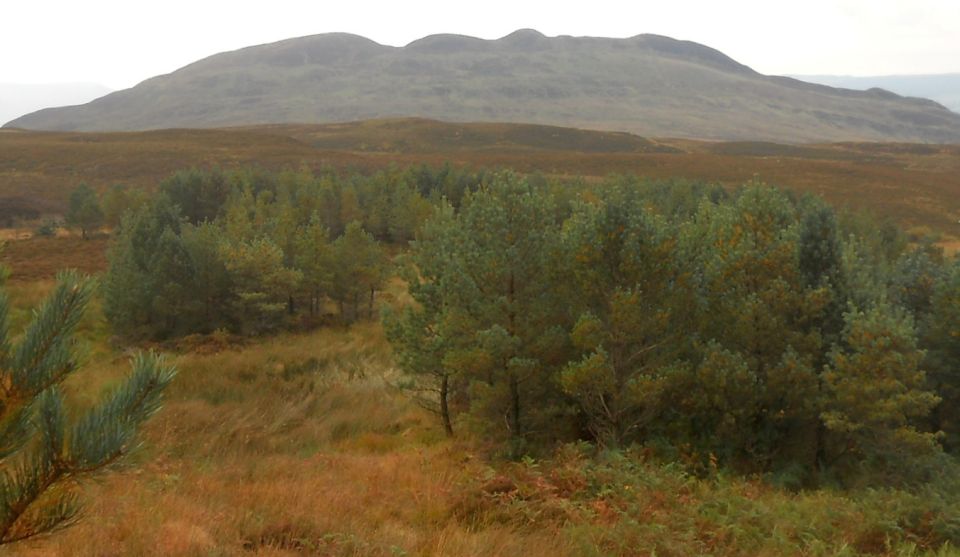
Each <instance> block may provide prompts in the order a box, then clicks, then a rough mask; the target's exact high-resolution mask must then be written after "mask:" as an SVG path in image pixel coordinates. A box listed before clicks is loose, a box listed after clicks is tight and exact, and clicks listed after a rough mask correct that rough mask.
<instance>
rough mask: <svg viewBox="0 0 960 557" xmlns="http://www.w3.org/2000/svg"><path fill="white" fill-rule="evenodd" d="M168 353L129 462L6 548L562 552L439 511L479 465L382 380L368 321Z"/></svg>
mask: <svg viewBox="0 0 960 557" xmlns="http://www.w3.org/2000/svg"><path fill="white" fill-rule="evenodd" d="M121 360H122V359H121V358H115V359H113V360H107V361H106V362H105V363H97V364H95V365H92V366H90V368H89V369H86V370H84V371H82V372H81V373H82V374H84V375H85V376H86V377H88V378H89V377H96V378H97V379H98V380H100V381H101V382H103V381H104V380H105V378H114V377H116V376H118V375H119V374H120V373H121V370H122V367H123V364H122V361H121ZM100 362H104V361H103V360H100ZM176 362H177V365H178V367H179V368H180V375H179V376H178V378H177V380H176V381H175V383H174V385H173V386H172V387H171V390H170V392H169V398H168V402H167V404H166V406H165V408H164V410H163V411H162V412H161V413H160V414H159V415H158V416H157V417H156V418H155V419H154V420H153V422H152V423H151V424H150V425H149V427H148V428H147V430H146V432H145V441H146V448H145V449H144V450H143V451H141V452H140V453H139V454H137V455H136V457H135V459H134V460H135V463H136V467H135V468H131V469H129V470H126V471H123V472H121V473H119V474H115V475H111V476H107V477H106V478H105V479H104V480H102V481H100V482H97V483H93V484H91V485H89V486H88V489H87V498H88V501H89V502H90V504H89V506H88V507H87V511H86V513H85V516H84V519H83V520H82V521H81V522H80V524H79V525H77V526H76V527H74V528H71V529H69V530H66V531H64V532H62V533H60V534H57V535H55V536H52V537H50V538H48V539H45V540H41V541H38V542H33V543H31V544H25V545H23V546H20V547H18V548H17V549H18V552H20V553H21V554H23V555H91V556H92V555H233V554H238V553H245V554H246V553H249V554H251V555H288V554H302V553H306V554H318V555H403V554H409V555H491V556H493V555H507V554H518V553H526V554H529V555H564V554H569V552H568V551H566V550H565V549H564V547H563V546H562V544H560V543H558V541H557V540H556V539H555V536H553V535H550V533H548V532H542V533H534V534H530V535H525V536H517V535H515V533H514V532H512V530H511V529H510V528H490V529H484V530H483V531H472V530H471V529H470V528H469V527H467V526H466V525H463V524H459V523H458V522H457V521H456V520H455V519H454V518H453V517H452V516H451V513H450V508H451V506H452V505H453V503H454V501H455V500H456V496H457V493H458V491H459V490H460V487H461V485H462V484H463V483H464V482H465V481H468V480H469V478H470V477H472V476H471V473H472V474H478V473H480V472H478V470H479V469H480V468H482V465H481V464H479V461H478V460H476V459H469V458H468V459H465V458H464V455H467V454H469V448H468V447H466V446H462V445H457V444H456V443H453V442H451V441H448V440H446V439H444V438H443V436H442V432H441V431H440V430H439V428H437V427H436V425H435V424H434V420H433V419H432V417H431V416H428V415H426V414H425V413H424V412H423V411H422V410H420V409H419V408H417V407H415V406H413V405H412V404H411V403H410V402H409V401H408V400H407V399H405V398H404V397H403V396H401V395H400V394H399V393H397V392H395V391H394V390H393V389H391V388H390V387H389V385H388V383H389V381H390V380H391V378H392V374H393V373H394V372H393V371H392V369H391V367H390V365H389V353H388V350H387V346H386V344H385V342H384V340H383V338H382V333H381V331H380V329H379V326H377V325H376V324H361V325H358V326H355V327H353V328H351V329H349V330H333V329H330V330H323V331H318V332H315V333H310V334H299V335H283V336H280V337H276V338H273V339H270V340H267V341H265V342H263V343H259V344H256V345H251V346H248V347H243V348H239V349H229V350H225V351H222V352H219V353H215V354H207V355H197V354H183V355H179V356H177V357H176ZM71 387H73V388H74V389H77V388H79V387H78V386H77V385H75V382H71ZM83 390H85V391H87V390H93V391H95V390H96V389H95V388H91V387H89V386H87V387H86V388H84V389H83ZM83 398H86V397H83Z"/></svg>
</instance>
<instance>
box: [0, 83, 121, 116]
mask: <svg viewBox="0 0 960 557" xmlns="http://www.w3.org/2000/svg"><path fill="white" fill-rule="evenodd" d="M110 91H111V90H110V89H108V88H107V87H104V86H103V85H99V84H96V83H49V84H43V85H37V84H24V83H0V122H6V121H9V120H13V119H14V118H17V117H19V116H23V115H24V114H29V113H31V112H35V111H37V110H40V109H41V108H48V107H52V106H69V105H75V104H83V103H87V102H90V101H92V100H93V99H96V98H97V97H102V96H104V95H106V94H107V93H109V92H110Z"/></svg>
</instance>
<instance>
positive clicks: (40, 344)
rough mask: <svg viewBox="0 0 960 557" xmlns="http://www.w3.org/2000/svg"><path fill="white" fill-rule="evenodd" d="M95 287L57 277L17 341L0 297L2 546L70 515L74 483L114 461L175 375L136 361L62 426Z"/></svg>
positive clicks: (75, 500)
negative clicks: (77, 338)
mask: <svg viewBox="0 0 960 557" xmlns="http://www.w3.org/2000/svg"><path fill="white" fill-rule="evenodd" d="M93 292H94V285H93V283H92V282H91V281H90V280H88V279H83V278H80V277H78V276H77V275H75V274H70V273H67V274H62V275H61V276H60V277H59V279H58V285H57V287H56V288H55V289H54V291H53V293H52V294H51V295H50V296H49V297H48V298H47V300H46V301H45V302H44V303H43V304H42V305H41V306H40V308H39V309H38V310H37V311H36V313H35V314H34V318H33V321H32V322H31V323H30V324H29V326H28V327H27V329H26V331H25V332H24V334H23V335H22V337H21V338H20V339H19V341H18V342H17V343H16V344H13V343H12V340H13V337H12V335H11V334H10V332H9V330H8V326H7V313H8V301H7V298H6V295H5V294H0V378H2V385H3V387H2V389H0V544H5V543H11V542H15V541H20V540H24V539H27V538H32V537H34V536H37V535H40V534H44V533H47V532H50V531H53V530H56V529H58V528H61V527H64V526H66V525H69V524H71V523H72V522H73V521H75V520H76V519H77V518H78V512H79V495H78V490H77V480H80V479H83V478H85V477H88V476H91V475H93V474H96V473H98V472H100V471H103V470H105V469H108V468H110V467H111V466H114V465H116V464H117V463H119V462H120V461H121V460H122V459H123V457H125V456H126V455H127V454H128V453H129V452H130V451H131V450H133V449H134V448H135V447H136V445H137V438H136V434H137V430H138V428H139V426H140V425H141V424H142V423H143V422H144V421H145V420H146V419H147V418H149V417H150V415H151V414H153V413H154V412H155V411H156V410H157V409H158V408H159V405H160V400H161V394H162V393H163V391H164V388H165V387H166V386H167V384H169V382H170V381H171V379H172V378H173V375H174V369H173V368H172V367H170V366H168V365H166V364H165V363H164V361H163V360H162V359H161V358H160V357H157V356H154V355H138V356H136V357H134V359H133V371H132V373H131V374H130V376H129V377H128V378H127V380H126V381H124V382H123V383H122V384H121V385H120V386H119V387H117V388H115V389H114V390H113V391H112V392H111V393H109V394H108V395H107V396H106V397H105V398H103V399H102V400H101V401H100V402H99V403H98V404H96V405H95V406H93V407H92V408H90V409H89V410H87V411H86V412H85V413H84V414H82V415H81V416H80V417H79V418H78V419H76V420H68V418H67V416H68V413H69V412H68V409H67V408H66V407H65V400H64V398H65V397H64V391H63V389H62V388H61V384H62V383H63V382H64V380H66V379H67V378H68V377H69V376H70V375H72V374H73V373H74V372H75V371H77V362H76V359H75V357H74V355H73V341H72V333H73V331H74V329H75V328H76V326H77V324H78V322H79V321H80V317H81V315H82V314H83V311H84V308H85V307H86V305H87V303H88V301H89V300H90V297H91V296H92V295H93Z"/></svg>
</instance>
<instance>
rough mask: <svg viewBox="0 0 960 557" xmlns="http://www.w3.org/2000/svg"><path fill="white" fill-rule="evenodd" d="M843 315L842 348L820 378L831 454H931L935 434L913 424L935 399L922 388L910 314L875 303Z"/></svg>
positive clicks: (880, 461) (877, 457) (880, 458)
mask: <svg viewBox="0 0 960 557" xmlns="http://www.w3.org/2000/svg"><path fill="white" fill-rule="evenodd" d="M846 320H847V325H846V329H845V330H844V343H845V344H846V346H848V347H849V348H848V349H847V350H845V351H836V352H834V354H833V355H832V358H831V359H832V361H831V364H830V368H829V370H828V371H827V373H826V374H825V377H824V378H825V381H826V387H827V395H828V399H827V402H826V408H825V410H824V412H823V414H822V417H823V421H824V424H825V425H826V427H827V429H828V430H829V431H830V432H831V433H832V434H833V435H834V437H835V442H834V444H833V445H834V446H833V450H832V451H831V452H832V459H833V460H834V461H839V460H840V459H852V460H853V461H855V462H868V463H870V464H873V465H877V466H880V467H896V466H903V465H906V464H908V463H909V462H910V461H911V459H913V458H914V457H917V456H922V455H925V454H930V453H931V452H932V451H935V450H936V449H937V446H938V445H937V442H936V435H934V434H933V433H929V432H925V431H923V430H922V429H919V428H918V427H917V425H918V420H923V419H925V418H927V416H928V415H929V413H930V410H931V409H932V408H933V407H934V406H936V405H937V403H938V402H939V401H940V399H939V398H938V397H937V396H936V395H935V394H934V393H933V392H931V391H929V390H927V386H926V378H925V374H924V372H923V371H922V370H921V369H920V363H921V361H922V359H923V352H922V351H920V350H919V349H918V348H917V342H916V336H915V333H914V330H913V323H912V319H911V318H910V317H909V316H908V315H906V314H904V313H903V312H902V311H900V310H898V309H896V308H894V307H892V306H891V305H890V304H888V303H886V302H881V303H878V304H876V305H875V306H874V307H872V308H870V309H868V310H866V311H851V312H849V313H848V314H847V316H846Z"/></svg>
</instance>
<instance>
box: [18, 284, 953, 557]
mask: <svg viewBox="0 0 960 557" xmlns="http://www.w3.org/2000/svg"><path fill="white" fill-rule="evenodd" d="M51 286H52V282H51V281H46V282H37V283H30V284H14V285H12V286H11V288H10V290H11V295H12V296H13V298H14V300H15V302H16V309H15V311H14V321H20V320H23V319H25V317H26V312H27V311H28V306H29V304H31V303H35V302H36V301H38V300H40V299H42V296H43V295H44V294H45V292H46V291H47V290H49V288H50V287H51ZM393 286H396V285H393ZM392 289H393V290H395V288H392ZM79 336H80V338H81V342H82V343H83V344H84V345H85V346H87V347H88V350H87V353H88V354H89V357H88V358H87V359H88V365H87V366H86V368H85V369H84V370H82V371H80V372H79V373H78V374H77V377H75V379H76V380H74V381H72V382H71V383H70V384H69V385H68V389H69V390H70V391H71V396H72V400H74V401H75V402H76V403H77V405H78V406H83V405H85V404H87V403H89V402H91V401H92V400H94V398H95V397H96V396H98V394H99V393H100V392H102V390H103V389H104V388H106V387H107V386H109V385H110V384H111V383H112V382H113V381H115V380H116V379H117V378H118V377H120V376H121V375H122V374H124V373H126V371H127V369H128V366H127V363H126V354H125V353H123V352H118V351H116V350H113V349H111V348H110V347H109V345H108V340H109V339H108V336H109V335H108V332H107V330H106V328H105V327H104V325H103V320H102V317H101V316H100V315H99V310H98V308H97V307H93V308H92V311H91V312H90V315H88V317H87V319H86V320H85V321H84V324H83V326H82V327H81V331H80V335H79ZM190 346H191V351H190V352H186V353H181V354H174V355H172V356H171V357H173V358H174V359H175V361H176V363H177V365H178V367H179V369H180V374H179V376H178V378H177V379H176V380H175V382H174V384H173V385H172V386H171V389H170V392H169V393H168V399H167V403H166V405H165V407H164V409H163V411H162V412H161V413H160V414H159V415H158V416H156V417H155V419H154V420H153V421H152V422H151V423H150V424H149V426H148V427H147V429H146V431H145V436H144V441H145V446H144V448H143V449H142V450H141V451H140V452H139V453H137V454H136V455H135V458H134V461H133V464H134V465H133V466H131V467H128V468H126V469H124V470H122V471H121V472H119V473H117V474H112V475H107V476H105V477H104V478H103V479H102V480H101V481H99V482H96V483H93V484H90V485H88V486H87V487H86V492H87V493H86V497H87V501H88V505H87V507H86V512H85V514H84V516H83V519H82V521H81V522H80V523H79V524H78V525H76V526H75V527H73V528H70V529H68V530H66V531H63V532H61V533H58V534H56V535H54V536H52V537H49V538H46V539H42V540H38V541H36V542H32V543H30V544H25V545H22V546H18V547H17V548H16V552H17V554H21V555H29V556H39V555H71V556H73V555H76V556H101V555H133V556H137V555H144V556H146V555H197V556H209V555H338V556H368V555H369V556H381V555H382V556H397V555H423V556H452V555H470V556H501V555H525V556H528V557H540V556H543V557H547V556H551V557H553V556H581V555H617V556H633V555H661V556H663V555H676V556H685V555H771V556H772V555H790V554H796V555H861V554H875V555H918V554H924V553H925V552H931V553H930V554H940V555H948V554H952V553H950V550H949V549H941V548H938V547H937V546H936V544H934V543H931V542H930V539H928V538H925V537H924V530H923V527H922V525H923V523H922V521H921V522H920V523H918V524H919V526H918V525H917V524H907V523H903V522H902V521H898V517H899V516H901V515H903V514H904V513H903V512H902V509H896V505H903V504H904V501H905V499H904V498H903V497H901V496H899V495H891V494H885V493H867V494H859V495H851V494H837V493H831V492H828V491H822V492H815V493H800V494H794V493H789V492H785V491H782V490H779V489H776V488H774V487H771V486H770V485H769V484H767V483H765V482H763V481H761V480H760V479H750V478H746V479H744V478H732V477H724V476H723V475H719V476H717V477H714V478H712V479H707V480H703V479H696V478H693V477H691V476H689V475H687V474H686V473H684V472H683V471H682V469H681V468H680V467H677V466H665V465H663V464H659V463H657V462H656V461H654V460H653V459H652V458H651V457H650V455H649V454H648V453H644V452H642V451H640V452H634V453H630V454H627V455H622V454H600V455H591V454H588V453H589V450H588V449H586V448H584V447H577V446H569V447H564V448H562V449H560V451H559V452H558V453H557V455H556V456H555V457H554V458H552V459H548V460H544V461H542V462H534V461H530V460H528V461H525V462H521V463H505V462H499V461H492V460H489V459H487V458H485V457H484V451H483V447H482V443H481V440H479V439H461V440H449V439H446V438H445V437H444V436H443V433H442V431H441V430H440V428H439V427H437V424H436V421H435V420H434V417H433V416H431V415H428V414H427V413H425V412H424V411H422V410H421V409H419V408H418V407H416V406H415V405H413V404H412V403H411V402H410V401H409V400H408V399H406V398H405V397H404V396H402V395H401V394H400V393H398V392H397V391H396V390H395V389H393V388H392V387H391V382H392V381H393V380H394V379H395V374H396V371H395V370H394V368H393V366H392V362H391V355H390V351H389V347H388V345H387V343H386V342H385V340H384V338H383V333H382V330H381V329H380V327H379V325H377V324H375V323H362V324H358V325H356V326H353V327H350V328H347V329H343V328H327V329H322V330H318V331H314V332H309V333H299V334H293V333H289V334H284V335H280V336H277V337H273V338H270V339H264V340H261V341H257V342H250V343H240V344H231V343H230V342H229V341H227V340H225V339H223V338H218V337H216V336H214V337H210V338H206V339H200V338H198V339H194V342H193V343H191V345H190ZM893 510H897V513H893V512H891V511H893ZM898 513H899V514H898ZM931 539H932V538H931Z"/></svg>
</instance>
